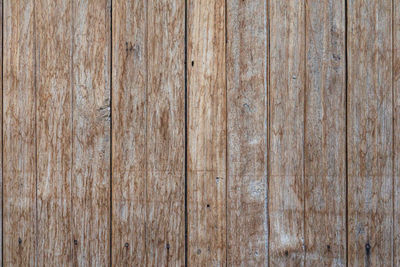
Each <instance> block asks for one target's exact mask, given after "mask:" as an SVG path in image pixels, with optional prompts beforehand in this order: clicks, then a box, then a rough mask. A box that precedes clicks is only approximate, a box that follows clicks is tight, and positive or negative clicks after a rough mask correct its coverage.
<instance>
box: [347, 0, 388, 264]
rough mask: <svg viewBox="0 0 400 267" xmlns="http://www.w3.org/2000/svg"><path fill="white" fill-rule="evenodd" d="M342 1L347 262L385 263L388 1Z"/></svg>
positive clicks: (386, 228)
mask: <svg viewBox="0 0 400 267" xmlns="http://www.w3.org/2000/svg"><path fill="white" fill-rule="evenodd" d="M347 3H348V6H347V10H348V29H347V30H348V115H347V116H348V192H349V194H348V245H349V247H348V258H349V259H348V263H349V266H361V265H363V266H391V265H392V263H393V262H392V260H393V258H392V256H393V250H392V249H393V247H392V241H393V240H392V238H393V229H392V222H393V221H392V219H393V206H392V204H393V203H392V201H393V198H392V197H393V196H392V189H393V188H392V186H393V184H392V178H393V177H392V167H393V163H392V152H393V147H392V145H393V142H392V140H393V123H392V122H393V120H392V119H393V118H392V1H390V0H383V1H374V0H366V1H365V0H349V1H348V2H347Z"/></svg>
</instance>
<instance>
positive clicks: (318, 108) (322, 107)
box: [304, 0, 346, 266]
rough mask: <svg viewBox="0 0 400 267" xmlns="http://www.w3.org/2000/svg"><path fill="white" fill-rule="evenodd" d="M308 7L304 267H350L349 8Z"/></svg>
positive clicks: (332, 3) (332, 1) (333, 3)
mask: <svg viewBox="0 0 400 267" xmlns="http://www.w3.org/2000/svg"><path fill="white" fill-rule="evenodd" d="M306 3H307V4H306V26H307V28H306V48H307V52H306V53H307V66H306V77H307V79H306V99H305V103H306V105H305V112H306V113H305V136H304V138H305V151H304V153H305V158H304V160H305V171H304V175H305V176H304V177H305V216H304V218H305V225H304V227H305V242H306V246H307V253H306V263H305V265H306V266H345V265H346V74H345V71H346V68H345V58H346V57H345V4H344V1H343V0H340V1H338V0H329V1H318V0H309V1H307V2H306Z"/></svg>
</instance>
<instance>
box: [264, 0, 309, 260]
mask: <svg viewBox="0 0 400 267" xmlns="http://www.w3.org/2000/svg"><path fill="white" fill-rule="evenodd" d="M304 6H305V3H304V1H300V0H294V1H271V2H270V10H269V14H270V23H271V26H270V38H271V40H270V119H271V122H270V123H271V130H270V158H269V167H270V170H269V173H270V176H269V190H268V192H269V213H270V214H269V218H270V230H269V232H270V236H269V237H270V248H269V251H270V260H269V261H270V264H271V265H272V266H275V265H276V266H303V264H304V254H305V250H304V178H303V177H304V173H303V164H304V162H303V161H304V159H303V140H304V86H305V77H304V76H305V75H304V72H305V47H304V45H305V32H304V30H305V25H304V22H305V18H304V13H305V12H304Z"/></svg>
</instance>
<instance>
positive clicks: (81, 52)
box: [71, 0, 111, 266]
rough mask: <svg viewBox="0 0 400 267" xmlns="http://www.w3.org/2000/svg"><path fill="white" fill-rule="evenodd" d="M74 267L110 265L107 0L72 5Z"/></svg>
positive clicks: (77, 2)
mask: <svg viewBox="0 0 400 267" xmlns="http://www.w3.org/2000/svg"><path fill="white" fill-rule="evenodd" d="M72 5H73V10H72V17H73V30H74V32H73V44H72V45H73V58H72V79H73V80H72V82H73V85H72V86H73V92H72V94H73V100H72V101H73V118H72V120H73V141H72V155H73V169H72V181H71V183H72V185H71V186H72V187H71V194H72V222H73V232H72V235H73V239H74V241H73V242H74V246H73V264H74V265H76V266H78V265H79V266H107V265H110V203H111V201H110V152H111V150H110V45H111V42H110V41H111V40H110V34H111V32H110V31H111V29H110V22H111V21H110V19H111V13H110V11H111V9H110V8H111V1H110V0H102V1H98V0H90V1H86V0H74V1H73V3H72Z"/></svg>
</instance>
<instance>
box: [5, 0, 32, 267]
mask: <svg viewBox="0 0 400 267" xmlns="http://www.w3.org/2000/svg"><path fill="white" fill-rule="evenodd" d="M3 4H4V14H5V16H4V21H3V23H4V28H3V29H4V35H3V44H4V47H3V48H4V50H3V55H4V61H3V64H4V73H3V76H4V80H3V86H4V87H3V104H4V117H3V131H4V132H3V143H4V147H3V160H4V161H3V162H4V163H3V179H4V180H3V194H4V195H3V209H4V210H3V217H2V218H3V238H4V239H3V250H2V252H3V253H2V254H3V256H4V258H3V264H4V265H5V266H29V265H31V266H33V265H34V264H35V229H36V138H35V126H36V125H35V112H36V111H35V101H36V99H35V29H34V25H35V23H34V4H33V2H32V1H12V0H5V1H4V2H3Z"/></svg>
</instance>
